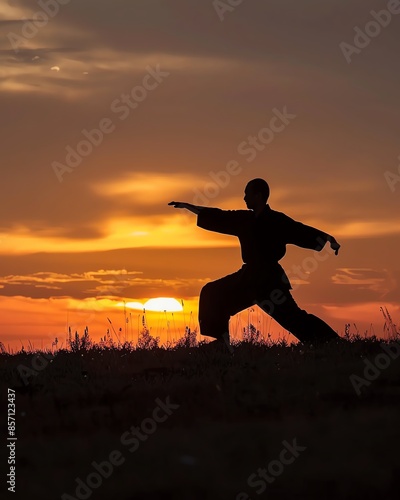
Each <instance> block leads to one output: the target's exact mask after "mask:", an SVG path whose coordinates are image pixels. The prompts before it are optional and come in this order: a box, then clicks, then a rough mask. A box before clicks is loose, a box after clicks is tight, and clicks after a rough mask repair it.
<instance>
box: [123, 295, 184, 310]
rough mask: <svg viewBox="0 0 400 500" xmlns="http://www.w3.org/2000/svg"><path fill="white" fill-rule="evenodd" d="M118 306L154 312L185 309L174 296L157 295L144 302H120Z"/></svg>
mask: <svg viewBox="0 0 400 500" xmlns="http://www.w3.org/2000/svg"><path fill="white" fill-rule="evenodd" d="M117 306H118V307H123V306H125V307H127V308H128V309H136V310H145V311H153V312H164V311H165V312H180V311H183V307H182V304H181V303H180V302H179V301H178V300H177V299H174V298H172V297H156V298H152V299H149V300H148V301H147V302H145V303H144V304H142V303H141V302H118V304H117Z"/></svg>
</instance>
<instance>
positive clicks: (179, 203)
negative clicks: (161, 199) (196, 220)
mask: <svg viewBox="0 0 400 500" xmlns="http://www.w3.org/2000/svg"><path fill="white" fill-rule="evenodd" d="M168 205H173V207H174V208H187V205H188V204H187V203H184V202H183V201H171V202H170V203H168Z"/></svg>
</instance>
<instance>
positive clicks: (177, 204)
mask: <svg viewBox="0 0 400 500" xmlns="http://www.w3.org/2000/svg"><path fill="white" fill-rule="evenodd" d="M168 205H173V207H174V208H186V210H189V211H190V212H193V213H194V214H196V215H197V214H199V213H200V211H201V210H202V209H203V208H205V207H201V206H199V205H192V204H190V203H184V202H182V201H171V202H170V203H168Z"/></svg>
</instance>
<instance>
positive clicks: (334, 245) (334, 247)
mask: <svg viewBox="0 0 400 500" xmlns="http://www.w3.org/2000/svg"><path fill="white" fill-rule="evenodd" d="M330 244H331V248H332V250H335V255H337V254H338V252H339V248H340V245H339V243H338V242H337V241H336V240H335V238H332V239H331V241H330Z"/></svg>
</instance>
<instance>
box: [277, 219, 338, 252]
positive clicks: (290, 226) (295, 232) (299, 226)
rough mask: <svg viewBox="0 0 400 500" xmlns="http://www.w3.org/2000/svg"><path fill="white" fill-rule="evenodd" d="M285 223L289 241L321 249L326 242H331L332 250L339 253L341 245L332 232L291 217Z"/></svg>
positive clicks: (300, 245)
mask: <svg viewBox="0 0 400 500" xmlns="http://www.w3.org/2000/svg"><path fill="white" fill-rule="evenodd" d="M285 225H286V231H287V235H288V240H287V243H292V244H293V245H297V246H299V247H302V248H309V249H311V250H317V251H321V250H322V249H323V248H324V246H325V244H326V243H327V242H329V243H330V245H331V248H332V250H334V251H335V255H337V254H338V252H339V248H340V245H339V243H338V242H337V241H336V239H335V238H334V237H333V236H331V235H330V234H328V233H325V232H323V231H321V230H320V229H316V228H315V227H312V226H307V225H306V224H303V223H301V222H298V221H295V220H293V219H291V218H290V217H286V218H285Z"/></svg>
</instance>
